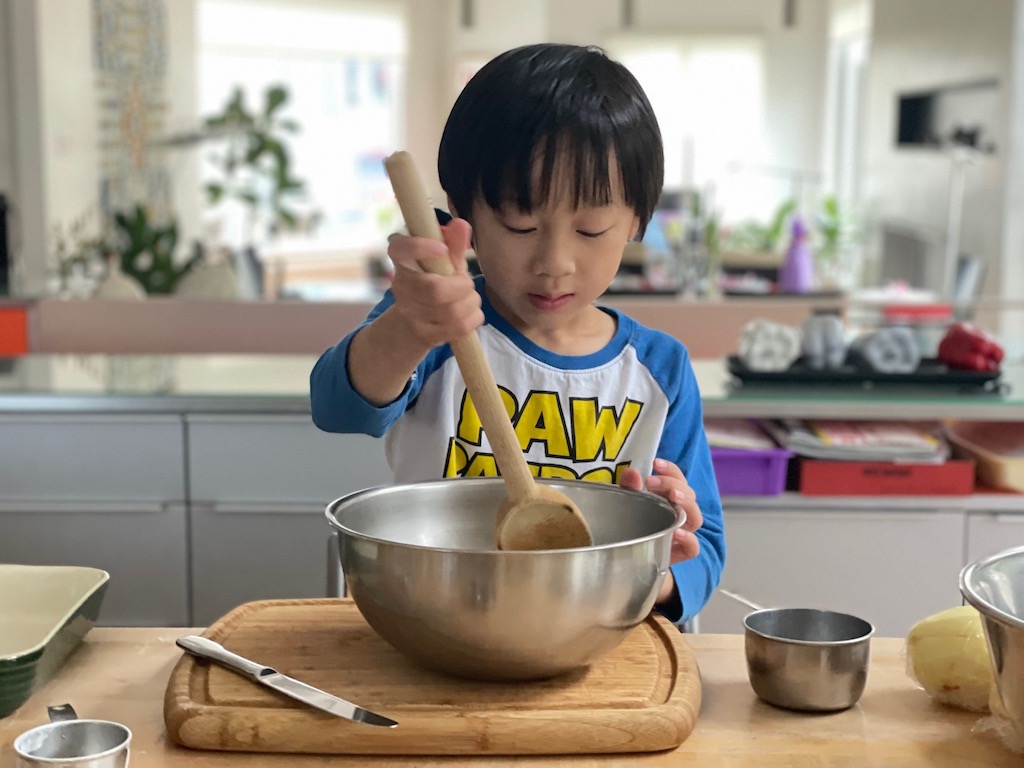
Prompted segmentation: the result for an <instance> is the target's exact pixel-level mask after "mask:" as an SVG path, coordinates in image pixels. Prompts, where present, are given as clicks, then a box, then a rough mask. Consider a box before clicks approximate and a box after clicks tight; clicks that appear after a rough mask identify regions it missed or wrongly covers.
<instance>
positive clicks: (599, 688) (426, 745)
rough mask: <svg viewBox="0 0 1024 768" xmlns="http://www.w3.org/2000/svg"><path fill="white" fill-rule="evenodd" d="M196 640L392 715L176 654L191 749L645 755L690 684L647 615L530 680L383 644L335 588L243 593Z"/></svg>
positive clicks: (680, 716)
mask: <svg viewBox="0 0 1024 768" xmlns="http://www.w3.org/2000/svg"><path fill="white" fill-rule="evenodd" d="M203 634H204V636H205V637H209V638H211V639H212V640H216V641H217V642H219V643H221V644H222V645H224V646H225V647H226V648H228V650H231V651H234V652H235V653H238V654H240V655H242V656H245V657H247V658H249V659H252V660H253V661H256V662H259V663H261V664H265V665H267V666H271V667H274V668H275V669H277V670H278V671H279V672H282V673H284V674H286V675H290V676H292V677H295V678H297V679H299V680H302V681H303V682H305V683H309V684H310V685H314V686H316V687H317V688H321V689H323V690H325V691H328V692H329V693H333V694H335V695H337V696H340V697H342V698H344V699H348V700H349V701H352V702H353V703H355V704H358V705H360V706H363V707H366V708H367V709H370V710H372V711H374V712H377V713H379V714H382V715H386V716H387V717H391V718H393V719H395V720H397V721H398V723H399V724H398V727H396V728H379V727H373V726H368V725H364V724H361V723H353V722H350V721H348V720H344V719H341V718H337V717H334V716H332V715H329V714H326V713H322V712H319V711H317V710H314V709H312V708H310V707H307V706H305V705H303V704H301V703H300V702H297V701H293V700H291V699H289V698H287V697H284V696H282V695H280V694H278V693H276V692H274V691H271V690H269V689H267V688H265V687H263V686H261V685H258V684H257V683H255V682H252V681H251V680H249V679H247V678H245V677H242V676H240V675H238V674H236V673H234V672H231V671H228V670H226V669H223V668H221V667H219V666H212V665H209V664H207V663H206V662H201V661H198V660H196V659H194V658H193V657H191V656H188V655H183V657H182V658H181V659H180V660H179V662H178V663H177V664H176V665H175V667H174V670H173V671H172V673H171V677H170V679H169V681H168V685H167V691H166V695H165V699H164V720H165V723H166V725H167V732H168V734H169V736H170V738H171V739H172V740H173V741H175V742H177V743H178V744H181V745H183V746H186V747H192V748H195V749H210V750H230V751H247V752H288V753H298V752H304V753H323V754H404V755H471V754H474V755H481V754H489V755H500V754H505V755H514V754H585V753H611V752H651V751H658V750H664V749H671V748H674V747H676V746H678V745H679V744H681V743H682V742H683V741H684V740H685V739H686V737H687V736H689V734H690V732H691V731H692V730H693V727H694V725H695V723H696V720H697V714H698V712H699V711H700V698H701V686H700V675H699V671H698V669H697V662H696V659H695V657H694V655H693V652H692V651H691V650H690V647H689V645H687V643H686V640H685V637H684V635H682V634H681V633H680V632H679V631H678V630H677V629H676V627H674V626H673V625H672V624H671V623H670V622H669V621H667V620H666V619H664V618H663V617H661V616H655V615H652V616H650V617H649V618H648V619H647V620H646V621H644V622H643V623H642V624H641V625H640V626H638V627H637V628H636V629H634V630H633V631H632V632H631V633H630V634H629V635H628V636H627V637H626V639H625V640H623V642H622V644H621V645H620V646H619V647H618V648H616V649H615V650H613V651H611V652H610V653H609V654H607V655H606V656H604V657H603V658H601V659H599V660H598V661H597V662H595V663H594V664H593V665H591V666H590V667H587V668H584V669H581V670H577V671H574V672H571V673H569V674H567V675H562V676H560V677H556V678H553V679H551V680H544V681H540V682H528V683H494V682H481V681H472V680H463V679H460V678H457V677H449V676H445V675H441V674H438V673H436V672H433V671H431V670H427V669H424V668H422V667H419V666H417V665H415V664H414V663H413V662H411V661H409V660H407V659H406V658H405V657H404V656H402V655H400V654H399V653H398V652H397V651H395V650H394V649H393V648H391V646H389V645H388V644H387V643H385V642H384V641H383V640H382V639H381V638H380V637H379V636H378V635H377V634H376V633H374V631H373V630H372V629H371V628H370V627H369V625H367V624H366V622H365V620H364V619H363V617H362V615H361V614H360V613H359V610H358V609H357V608H356V606H355V603H353V602H352V601H351V600H347V599H320V600H266V601H259V602H254V603H247V604H245V605H242V606H239V607H238V608H236V609H235V610H234V611H232V612H231V613H229V614H228V615H226V616H225V617H223V618H222V619H220V620H219V621H217V622H216V623H215V624H213V625H212V626H211V627H210V628H209V629H207V631H206V632H204V633H203Z"/></svg>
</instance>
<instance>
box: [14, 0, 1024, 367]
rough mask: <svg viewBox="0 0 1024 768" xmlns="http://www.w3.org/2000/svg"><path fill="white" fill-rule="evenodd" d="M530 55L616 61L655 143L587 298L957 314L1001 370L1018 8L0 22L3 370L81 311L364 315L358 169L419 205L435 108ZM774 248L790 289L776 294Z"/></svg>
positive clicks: (27, 7) (487, 5)
mask: <svg viewBox="0 0 1024 768" xmlns="http://www.w3.org/2000/svg"><path fill="white" fill-rule="evenodd" d="M543 40H551V41H563V42H574V43H594V44H598V45H601V46H603V47H604V48H605V49H606V50H607V51H608V52H609V53H610V55H612V56H613V57H615V58H618V59H620V60H622V61H623V62H624V63H625V64H626V65H627V66H629V67H630V68H631V69H632V70H633V72H634V73H635V74H636V75H637V77H638V78H639V80H640V81H641V83H642V84H643V85H644V87H645V89H646V90H647V92H648V94H649V95H650V98H651V100H652V102H653V104H654V107H655V110H656V112H657V114H658V118H659V121H660V123H661V127H662V131H663V134H664V138H665V144H666V161H667V163H666V166H667V167H666V186H665V195H664V197H663V200H662V205H661V209H660V210H659V211H658V214H657V218H656V221H655V226H653V227H651V229H650V232H649V234H648V235H647V236H646V238H645V241H644V243H642V244H637V246H636V247H635V248H632V247H631V248H630V249H629V250H628V251H627V254H626V259H625V260H624V265H623V269H622V271H621V273H620V275H619V279H617V281H616V284H615V285H613V287H612V289H611V291H610V294H625V295H627V296H630V297H635V296H638V295H639V296H643V295H644V294H655V295H657V296H660V297H669V298H671V299H673V300H675V301H676V302H677V303H679V304H680V305H683V304H685V305H689V304H690V303H692V302H698V303H699V302H707V303H708V304H709V305H710V304H720V303H721V302H722V301H728V300H729V299H730V298H732V299H749V298H750V297H766V296H774V297H776V299H777V300H778V301H783V300H785V299H788V298H792V297H793V296H794V295H795V294H807V295H808V296H809V297H811V298H814V299H817V300H819V301H821V302H825V303H826V304H828V303H829V302H834V303H835V304H836V305H837V306H841V308H842V310H843V311H846V312H848V313H849V314H848V316H849V317H850V318H852V319H856V317H857V316H858V313H861V314H863V313H866V314H867V316H868V317H869V318H879V317H880V318H882V319H883V320H884V319H886V318H889V319H891V318H892V317H893V316H898V317H897V319H899V320H901V321H908V318H909V321H910V322H914V323H918V324H920V325H922V326H927V325H928V324H929V323H931V324H937V325H939V326H941V325H942V324H943V323H947V322H948V321H950V320H951V319H952V318H953V317H954V316H957V315H960V316H963V315H965V314H966V315H973V316H975V317H976V318H979V317H980V319H981V320H983V321H984V323H985V325H986V326H987V327H989V328H990V329H992V330H994V331H996V332H997V333H998V334H999V335H1000V337H1001V338H1002V339H1003V341H1004V343H1005V344H1006V346H1007V349H1008V353H1009V355H1010V357H1016V356H1019V355H1020V353H1021V351H1022V349H1024V344H1022V342H1021V333H1020V331H1019V329H1021V328H1024V322H1022V319H1024V220H1022V219H1021V217H1020V216H1013V215H1012V212H1013V211H1014V210H1021V206H1022V204H1024V173H1022V172H1021V170H1022V169H1024V0H980V1H979V2H976V3H964V2H962V1H961V0H722V1H721V2H716V3H713V4H709V3H704V2H697V0H558V1H557V2H556V1H555V0H523V2H519V3H515V4H508V3H504V2H500V0H415V1H413V0H174V2H168V1H167V0H5V1H4V3H3V5H2V12H0V195H2V199H3V219H2V220H3V222H4V223H3V229H2V230H0V231H2V233H3V237H2V238H0V265H2V269H0V281H2V283H0V285H2V286H3V291H4V292H5V293H6V294H7V295H8V296H9V297H11V300H12V301H13V300H32V306H33V308H34V310H35V311H36V312H37V313H39V314H41V315H43V317H42V318H41V319H40V318H39V317H37V318H35V320H32V319H31V313H30V320H29V325H31V326H33V327H34V332H32V333H30V335H34V339H33V340H32V341H30V342H28V344H29V345H31V346H33V347H34V348H35V349H37V350H41V351H47V350H51V349H58V348H59V347H60V346H61V344H62V343H63V345H64V346H66V347H74V346H75V344H73V343H72V342H71V341H69V340H70V339H72V338H73V337H74V336H73V332H74V327H75V326H79V327H82V326H81V323H83V322H87V320H86V319H87V318H89V317H91V316H92V315H90V312H99V313H101V314H103V313H108V314H109V313H110V312H112V311H114V310H111V309H109V308H106V309H103V308H100V309H97V308H96V307H94V306H91V302H88V301H86V300H87V299H89V298H94V297H97V298H144V299H147V300H150V301H153V300H156V301H160V302H163V303H166V302H168V301H171V300H172V299H170V298H168V297H179V298H181V299H182V300H187V299H192V300H195V299H204V300H207V301H224V300H226V301H237V300H242V301H250V302H252V301H258V302H260V303H264V302H266V303H280V302H282V301H288V302H296V301H298V302H304V303H311V302H316V303H324V302H327V303H336V302H341V303H351V302H356V303H358V304H361V305H362V304H365V303H367V302H371V301H373V299H374V298H376V297H377V296H379V295H380V292H381V290H382V289H383V287H384V286H385V285H386V277H387V271H388V268H389V264H388V262H387V258H386V255H385V254H384V252H383V249H384V244H385V237H386V235H387V234H388V233H389V232H392V231H395V229H397V228H398V227H399V226H400V225H401V222H400V221H399V220H398V218H397V215H396V213H397V211H396V206H395V205H394V204H393V202H392V196H391V194H390V190H389V186H388V184H387V180H386V177H385V175H384V172H383V167H382V165H381V160H382V158H383V157H384V156H386V155H387V154H389V153H390V152H391V151H393V150H395V149H396V148H407V149H409V150H410V151H411V152H412V153H413V154H414V155H415V156H416V158H417V159H418V161H419V162H420V165H421V166H422V167H423V168H424V169H425V171H427V172H428V174H429V176H430V181H429V185H430V187H431V190H432V192H433V193H434V195H435V196H436V199H437V200H440V201H443V199H444V198H443V196H442V194H441V191H440V188H439V185H438V184H437V181H436V175H435V171H434V166H435V161H436V147H437V142H438V138H439V135H440V132H441V129H442V127H443V125H444V121H445V118H446V116H447V113H448V111H449V109H450V107H451V104H452V103H453V101H454V99H455V97H456V96H457V94H458V91H459V89H460V87H461V85H462V84H463V83H464V82H465V81H466V79H467V78H469V77H470V76H471V75H472V73H473V72H474V71H475V70H476V69H477V68H478V67H479V66H480V65H481V64H482V63H483V62H485V61H487V60H488V59H489V58H491V57H493V56H494V55H496V54H498V53H500V52H501V51H503V50H506V49H508V48H511V47H514V46H516V45H520V44H524V43H528V42H536V41H543ZM1015 171H1016V172H1015ZM798 220H799V225H797V224H795V222H797V221H798ZM800 225H802V226H803V228H805V229H806V231H807V233H808V234H807V242H808V244H809V246H810V250H811V254H812V262H813V278H812V280H811V282H806V281H804V282H803V283H802V284H800V285H787V284H786V283H785V282H784V281H780V280H779V270H780V268H781V266H782V264H783V263H784V261H785V258H786V252H787V250H788V249H789V248H790V246H791V245H792V233H793V227H794V226H800ZM610 298H613V297H610ZM47 299H60V300H61V303H63V304H66V302H65V300H67V299H76V300H79V301H81V302H82V303H81V304H80V305H73V306H66V305H65V306H57V307H54V306H53V303H54V302H52V301H47ZM39 300H42V301H41V302H40V301H39ZM734 306H736V307H739V306H741V305H740V304H735V305H734ZM50 310H52V313H51V314H49V315H47V312H48V311H50ZM168 311H169V312H171V310H168ZM227 311H229V310H227ZM62 312H63V314H61V313H62ZM894 313H895V315H894ZM901 313H902V314H901ZM978 313H981V314H980V315H979V314H978ZM168 317H173V312H172V314H170V315H168ZM211 317H216V315H215V314H214V315H211ZM253 317H255V315H254V316H253ZM75 318H78V320H76V319H75ZM96 322H98V323H99V322H100V320H96ZM131 324H132V323H131V322H130V321H126V320H125V319H124V318H123V317H122V319H120V320H118V319H116V318H115V317H112V316H111V318H110V320H109V327H112V328H114V329H116V328H118V327H123V326H125V325H131ZM172 325H173V323H172ZM209 325H212V326H214V327H211V328H210V334H211V335H212V337H213V338H216V336H217V333H218V330H217V328H216V327H215V326H216V325H217V323H216V322H213V323H210V324H209ZM100 327H103V328H106V327H108V326H103V325H102V324H101V325H100V326H97V328H100ZM168 332H169V331H168ZM94 335H96V334H94ZM103 335H104V336H106V337H108V342H107V343H108V344H113V343H114V342H112V341H109V336H110V335H111V334H109V333H104V334H103ZM114 335H116V333H115V334H114ZM337 335H340V334H337V333H336V332H334V331H333V330H332V333H331V334H330V336H331V337H335V336H337ZM55 336H60V337H61V338H64V339H65V340H66V341H65V342H58V341H56V340H55V339H54V337H55ZM733 338H734V335H733ZM326 340H327V337H326V336H324V337H320V336H317V337H316V338H315V342H314V341H312V340H311V341H310V344H309V347H310V350H312V349H315V348H322V346H323V343H322V342H324V341H326ZM161 343H166V342H161ZM282 344H283V342H282ZM78 346H81V345H78ZM172 346H173V345H172ZM223 346H224V347H226V348H230V347H231V346H232V343H231V342H230V341H229V340H227V339H225V340H224V342H223ZM115 347H116V345H115ZM59 351H76V350H75V349H68V350H59ZM81 351H88V350H87V349H83V350H81ZM112 351H118V350H117V349H116V348H115V349H113V350H112ZM134 351H140V350H134ZM155 351H159V350H155ZM720 351H721V352H722V353H724V352H725V351H726V350H724V349H723V350H720Z"/></svg>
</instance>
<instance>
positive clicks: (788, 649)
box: [718, 588, 875, 712]
mask: <svg viewBox="0 0 1024 768" xmlns="http://www.w3.org/2000/svg"><path fill="white" fill-rule="evenodd" d="M718 591H719V592H721V593H722V594H724V595H725V596H726V597H729V598H731V599H733V600H735V601H737V602H739V603H742V604H743V605H746V606H747V607H748V608H751V609H752V610H753V613H749V614H747V616H746V617H745V618H744V619H743V626H744V628H745V630H746V632H745V634H746V638H745V651H746V657H747V674H748V677H749V678H750V685H751V687H752V688H753V689H754V693H756V694H757V696H758V698H760V699H761V700H762V701H766V702H767V703H769V704H772V705H774V706H776V707H782V708H783V709H791V710H797V711H802V712H836V711H839V710H843V709H849V708H850V707H852V706H853V705H854V704H856V703H857V701H858V700H859V699H860V697H861V694H862V693H863V692H864V686H865V684H866V682H867V676H868V663H869V659H870V650H871V636H872V635H873V634H874V632H875V629H874V627H872V626H871V624H870V623H869V622H867V621H865V620H864V619H861V618H859V617H857V616H851V615H850V614H848V613H839V612H838V611H822V610H817V609H813V608H763V607H761V606H760V605H758V604H757V603H755V602H753V601H752V600H748V599H747V598H745V597H743V596H742V595H738V594H736V593H735V592H730V591H729V590H727V589H721V588H720V589H719V590H718Z"/></svg>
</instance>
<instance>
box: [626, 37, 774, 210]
mask: <svg viewBox="0 0 1024 768" xmlns="http://www.w3.org/2000/svg"><path fill="white" fill-rule="evenodd" d="M762 48H763V46H762V42H761V40H760V39H759V38H758V37H756V36H740V37H721V38H719V37H660V38H659V37H651V38H647V37H644V38H641V37H623V38H617V39H614V40H612V41H610V42H609V45H608V51H609V54H610V55H611V56H612V57H613V58H616V59H618V60H619V61H621V62H622V63H623V64H624V65H625V66H626V67H628V68H629V70H630V71H631V72H632V73H633V74H634V75H635V76H636V78H637V80H639V81H640V84H641V85H642V86H643V88H644V90H645V91H646V92H647V96H648V98H649V99H650V100H651V106H652V107H653V108H654V112H655V114H656V115H657V117H658V123H659V125H660V127H661V132H662V139H663V141H664V143H665V187H666V189H669V190H672V189H694V188H695V189H699V190H702V191H703V192H704V194H705V195H706V196H713V201H712V202H713V204H714V206H715V207H716V208H717V209H719V210H720V211H722V212H723V213H724V214H725V216H726V217H727V218H728V219H729V220H730V221H734V220H742V219H744V218H748V217H758V216H761V215H763V212H764V211H765V210H770V209H772V208H774V206H775V205H777V199H776V198H777V194H776V190H775V189H774V188H767V187H765V186H764V185H757V184H751V183H750V179H749V177H746V178H744V177H740V176H738V175H737V169H738V168H742V167H745V166H757V165H759V164H763V163H764V162H765V160H766V158H765V154H766V150H765V106H764V91H765V85H764V77H765V74H764V53H763V50H762Z"/></svg>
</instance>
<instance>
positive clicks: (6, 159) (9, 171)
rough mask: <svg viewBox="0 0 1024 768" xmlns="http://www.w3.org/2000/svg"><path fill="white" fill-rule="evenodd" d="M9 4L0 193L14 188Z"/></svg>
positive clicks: (4, 27) (1, 57)
mask: <svg viewBox="0 0 1024 768" xmlns="http://www.w3.org/2000/svg"><path fill="white" fill-rule="evenodd" d="M9 15H10V8H9V7H8V4H7V3H0V193H4V194H8V195H9V194H10V192H11V190H12V189H13V188H14V148H13V142H14V108H13V107H14V105H13V103H12V98H13V96H12V94H11V37H10V22H9V21H8V16H9Z"/></svg>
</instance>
